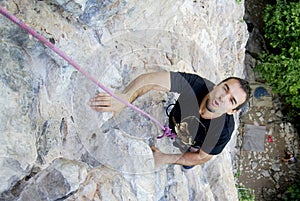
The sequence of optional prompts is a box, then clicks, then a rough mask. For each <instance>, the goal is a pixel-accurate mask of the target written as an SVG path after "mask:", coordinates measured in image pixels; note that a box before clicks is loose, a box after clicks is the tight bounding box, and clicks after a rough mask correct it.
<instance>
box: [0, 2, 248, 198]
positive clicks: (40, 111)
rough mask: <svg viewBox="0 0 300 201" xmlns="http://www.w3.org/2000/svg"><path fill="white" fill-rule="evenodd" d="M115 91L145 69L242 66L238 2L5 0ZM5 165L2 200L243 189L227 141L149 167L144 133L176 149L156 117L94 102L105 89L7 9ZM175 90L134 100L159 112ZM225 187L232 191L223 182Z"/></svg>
mask: <svg viewBox="0 0 300 201" xmlns="http://www.w3.org/2000/svg"><path fill="white" fill-rule="evenodd" d="M0 4H1V6H4V7H5V8H6V9H8V10H9V11H10V12H11V13H13V14H15V15H16V16H17V17H19V18H20V19H21V20H23V21H24V22H26V23H27V24H28V25H29V26H31V27H33V28H34V29H35V30H37V31H38V32H39V33H41V34H42V35H43V36H45V37H46V38H48V39H49V40H50V41H51V42H52V43H55V45H57V46H58V47H59V48H61V49H62V50H63V51H65V52H66V53H67V54H68V55H69V56H70V57H71V58H73V59H74V60H75V61H76V62H77V63H78V64H79V65H81V66H82V67H84V69H86V70H87V71H88V72H89V73H91V74H92V75H94V76H95V77H97V79H98V80H99V81H100V82H101V83H103V84H104V85H105V86H108V87H109V88H110V89H112V90H113V91H116V92H117V91H121V90H123V89H124V87H125V86H126V85H127V84H128V83H129V82H130V81H131V80H132V79H134V78H135V77H136V76H138V75H139V74H141V73H145V72H151V71H158V70H175V71H176V70H180V71H186V72H195V73H198V74H200V75H202V76H204V77H206V78H209V79H210V80H212V81H213V82H218V81H220V80H221V79H223V78H225V77H227V76H229V75H234V76H239V77H244V67H243V61H244V52H245V50H244V49H245V44H246V42H247V37H248V35H247V31H246V26H245V23H244V22H243V20H242V19H243V14H244V8H243V3H237V1H235V0H231V1H196V0H195V1H184V0H178V1H136V0H131V1H125V0H123V1H121V0H116V1H108V0H107V1H96V0H88V1H86V0H71V1H66V0H47V1H29V0H15V1H6V0H2V1H0ZM0 24H1V27H0V33H1V34H0V37H1V43H0V52H1V53H0V54H1V58H0V64H1V68H0V81H1V82H0V85H1V86H0V87H1V90H0V93H1V96H0V97H1V98H0V103H1V106H2V107H1V109H0V110H1V112H0V119H1V124H0V129H1V130H0V135H1V136H0V137H1V141H0V154H1V155H0V164H1V172H0V178H1V184H0V193H1V197H0V198H1V199H5V200H16V199H18V198H19V200H38V199H39V198H40V199H39V200H45V199H46V198H48V199H49V200H57V199H62V200H63V199H68V200H78V199H80V198H82V199H87V200H88V199H94V200H97V199H103V200H128V199H129V198H130V199H131V200H161V201H163V200H205V201H206V200H237V193H236V190H235V186H234V185H235V184H234V179H233V175H232V170H231V169H232V168H231V158H230V152H232V151H233V149H231V147H234V146H233V145H229V146H228V147H227V149H226V150H225V151H224V153H222V154H221V155H220V156H218V157H215V158H214V159H213V160H212V161H210V162H209V163H207V164H205V165H203V166H197V167H195V168H194V169H192V170H190V171H183V170H182V169H181V167H180V166H166V167H163V168H161V169H158V170H155V169H154V162H153V158H152V152H151V150H150V148H149V146H148V144H149V142H150V141H151V143H155V144H156V146H158V147H159V148H160V149H161V150H162V151H165V152H169V153H172V152H178V150H177V149H175V148H174V147H172V143H171V142H170V141H169V140H168V139H163V140H160V141H157V140H155V136H157V135H159V134H160V131H159V128H158V127H157V126H156V125H154V124H153V123H152V122H150V121H149V120H147V119H146V118H145V117H143V116H141V115H139V114H137V113H136V112H134V111H132V110H130V109H125V110H124V111H123V112H121V113H120V115H118V116H117V117H115V118H112V114H110V113H96V112H94V111H92V110H91V109H90V108H89V107H88V101H89V99H90V98H91V97H93V95H94V94H95V93H96V91H98V90H100V89H99V88H97V87H96V86H95V85H94V84H93V83H91V82H90V81H89V80H87V79H86V78H85V77H84V76H82V75H81V74H80V73H79V72H77V71H76V70H74V69H73V68H72V66H70V65H69V64H68V63H67V62H65V61H64V60H62V59H61V58H59V57H58V56H57V55H55V54H54V53H53V52H52V51H51V50H49V49H48V48H45V47H44V46H43V45H42V44H40V43H39V42H38V41H36V40H35V39H33V38H32V37H31V36H28V34H26V33H25V32H23V31H22V30H20V28H18V27H17V26H16V25H13V24H12V23H11V22H9V21H8V20H7V19H5V18H4V17H2V16H1V17H0ZM173 98H174V95H173V94H169V93H159V92H151V93H149V94H147V95H144V96H143V97H141V98H139V99H138V100H136V101H135V102H134V104H135V105H137V106H138V107H140V108H142V109H144V110H145V111H147V112H148V113H150V114H152V115H153V116H154V117H155V118H157V119H158V120H159V121H160V122H166V117H165V115H164V109H165V107H166V105H168V103H170V102H171V101H170V99H173ZM227 189H229V190H227Z"/></svg>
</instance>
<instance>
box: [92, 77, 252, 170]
mask: <svg viewBox="0 0 300 201" xmlns="http://www.w3.org/2000/svg"><path fill="white" fill-rule="evenodd" d="M150 90H159V91H171V92H177V93H179V94H180V96H179V98H178V100H177V101H176V104H174V107H173V109H172V110H171V112H170V114H169V126H170V128H171V129H172V131H173V132H175V133H176V134H177V136H178V137H177V138H176V141H175V142H174V145H175V146H176V147H178V148H180V150H181V151H182V152H184V153H183V154H166V153H162V152H161V151H160V150H159V149H157V148H156V147H151V148H152V151H153V155H154V160H155V164H156V166H159V165H162V164H180V165H183V166H184V167H185V168H190V167H191V166H194V165H198V164H203V163H205V162H207V161H208V160H210V159H211V157H212V156H213V155H217V154H219V153H220V152H221V151H222V150H223V148H224V147H225V145H226V144H227V143H228V142H229V140H230V137H231V134H232V132H233V130H234V119H233V117H232V114H234V113H236V112H238V110H239V109H240V108H241V107H242V106H243V105H244V104H246V102H247V101H248V99H249V97H250V93H251V90H250V87H249V84H248V82H246V81H244V80H242V79H240V78H236V77H231V78H228V79H226V80H224V81H222V82H221V83H220V84H218V85H216V86H214V84H213V83H212V82H210V81H208V80H206V79H204V78H202V77H200V76H198V75H195V74H187V73H179V72H156V73H147V74H143V75H140V76H138V77H137V78H136V79H135V80H133V81H132V82H131V83H130V84H129V86H128V87H126V89H125V90H124V92H123V93H122V94H119V96H120V97H121V98H123V99H125V100H127V101H128V102H133V101H134V100H135V99H136V98H137V97H139V96H141V95H143V94H145V93H146V92H148V91H150ZM90 106H91V108H93V109H94V110H96V111H98V112H114V113H118V112H120V111H121V110H122V109H123V108H124V107H125V105H124V104H122V103H120V102H118V101H117V100H115V99H113V98H111V97H110V95H108V94H106V93H98V94H97V95H96V96H95V97H94V98H92V99H91V102H90Z"/></svg>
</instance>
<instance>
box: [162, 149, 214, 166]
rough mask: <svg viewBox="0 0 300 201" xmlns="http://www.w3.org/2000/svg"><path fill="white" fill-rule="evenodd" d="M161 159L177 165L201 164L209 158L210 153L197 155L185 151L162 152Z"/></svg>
mask: <svg viewBox="0 0 300 201" xmlns="http://www.w3.org/2000/svg"><path fill="white" fill-rule="evenodd" d="M162 157H163V161H165V163H166V164H178V165H187V166H192V165H201V164H203V163H205V162H207V161H208V160H210V159H211V157H212V156H211V155H208V154H206V155H203V156H201V155H199V153H192V152H187V153H184V154H162Z"/></svg>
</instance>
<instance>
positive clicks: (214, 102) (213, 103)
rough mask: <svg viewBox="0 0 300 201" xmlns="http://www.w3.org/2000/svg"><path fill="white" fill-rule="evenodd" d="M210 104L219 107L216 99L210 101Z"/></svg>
mask: <svg viewBox="0 0 300 201" xmlns="http://www.w3.org/2000/svg"><path fill="white" fill-rule="evenodd" d="M212 105H213V106H214V107H219V105H220V104H219V102H218V101H216V100H215V99H214V100H213V101H212Z"/></svg>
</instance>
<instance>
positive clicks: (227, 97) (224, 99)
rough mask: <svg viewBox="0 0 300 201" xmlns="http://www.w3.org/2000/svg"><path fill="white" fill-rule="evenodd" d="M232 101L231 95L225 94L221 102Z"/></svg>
mask: <svg viewBox="0 0 300 201" xmlns="http://www.w3.org/2000/svg"><path fill="white" fill-rule="evenodd" d="M229 99H230V94H229V93H224V94H223V95H222V96H221V101H222V102H225V101H227V100H229Z"/></svg>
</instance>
